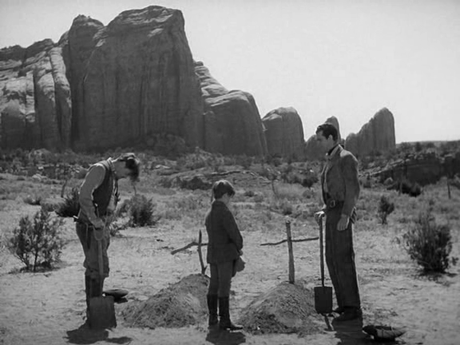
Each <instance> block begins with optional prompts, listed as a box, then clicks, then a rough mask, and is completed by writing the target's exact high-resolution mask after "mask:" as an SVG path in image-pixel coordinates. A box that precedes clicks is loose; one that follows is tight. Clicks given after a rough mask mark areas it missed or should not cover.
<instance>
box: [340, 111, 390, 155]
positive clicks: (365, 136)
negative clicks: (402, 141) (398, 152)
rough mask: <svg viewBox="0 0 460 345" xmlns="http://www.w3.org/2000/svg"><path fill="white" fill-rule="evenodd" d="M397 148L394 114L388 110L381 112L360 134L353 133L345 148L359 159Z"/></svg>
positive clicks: (349, 136)
mask: <svg viewBox="0 0 460 345" xmlns="http://www.w3.org/2000/svg"><path fill="white" fill-rule="evenodd" d="M395 147H396V136H395V124H394V118H393V114H392V113H391V112H390V111H389V110H388V109H387V108H383V109H381V110H379V111H378V112H377V113H376V114H375V115H374V117H373V118H372V119H371V120H370V121H369V122H368V123H366V124H365V125H364V126H363V127H362V128H361V130H360V131H359V132H358V134H354V133H351V134H349V135H348V136H347V139H346V141H345V148H346V149H347V150H349V151H351V152H352V153H353V154H355V155H356V156H357V157H362V156H366V155H369V154H371V153H374V152H380V153H382V152H385V151H389V150H392V149H394V148H395Z"/></svg>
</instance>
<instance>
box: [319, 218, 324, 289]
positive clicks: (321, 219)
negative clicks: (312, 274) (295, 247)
mask: <svg viewBox="0 0 460 345" xmlns="http://www.w3.org/2000/svg"><path fill="white" fill-rule="evenodd" d="M318 225H319V253H320V254H319V255H320V267H321V285H322V287H324V252H323V217H321V218H320V219H319V222H318Z"/></svg>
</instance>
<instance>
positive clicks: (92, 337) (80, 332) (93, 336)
mask: <svg viewBox="0 0 460 345" xmlns="http://www.w3.org/2000/svg"><path fill="white" fill-rule="evenodd" d="M67 339H68V341H69V343H72V344H94V343H96V342H98V341H101V340H103V341H106V342H108V343H114V344H127V343H130V342H131V341H132V339H131V338H129V337H118V338H109V331H107V330H106V329H102V330H92V329H90V328H89V326H88V325H87V324H86V323H85V324H83V325H81V326H80V327H78V328H77V329H74V330H72V331H67Z"/></svg>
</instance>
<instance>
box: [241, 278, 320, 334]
mask: <svg viewBox="0 0 460 345" xmlns="http://www.w3.org/2000/svg"><path fill="white" fill-rule="evenodd" d="M314 300H315V299H314V293H313V291H311V290H309V289H308V288H306V287H305V286H304V284H303V282H302V281H300V282H296V283H295V284H289V283H288V282H283V283H281V284H280V285H278V286H276V287H274V288H273V289H271V290H270V291H268V292H266V293H264V294H262V295H261V296H259V297H258V298H256V299H255V300H254V301H253V302H252V303H251V304H249V306H248V307H247V308H245V309H244V310H243V312H242V316H241V318H240V319H239V320H238V322H239V323H240V324H242V325H244V329H245V330H246V331H248V332H251V333H253V334H265V333H299V334H303V335H307V334H314V333H318V332H320V330H321V329H322V328H324V324H322V326H321V320H322V319H321V317H320V316H318V314H317V313H316V310H315V304H314V303H315V302H314Z"/></svg>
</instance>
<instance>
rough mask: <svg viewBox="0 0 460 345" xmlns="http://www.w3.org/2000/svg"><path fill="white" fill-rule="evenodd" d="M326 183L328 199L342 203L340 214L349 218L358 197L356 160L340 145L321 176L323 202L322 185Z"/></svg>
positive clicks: (325, 197) (325, 198) (325, 199)
mask: <svg viewBox="0 0 460 345" xmlns="http://www.w3.org/2000/svg"><path fill="white" fill-rule="evenodd" d="M325 183H327V190H328V194H329V197H330V198H331V199H334V200H335V201H340V202H343V207H342V214H345V215H347V216H349V217H351V215H352V213H353V209H354V208H355V206H356V202H357V200H358V197H359V192H360V187H359V179H358V160H357V159H356V158H355V156H353V154H352V153H351V152H349V151H347V150H345V149H343V148H342V147H341V146H340V145H339V147H338V150H337V152H335V153H334V155H333V156H331V157H330V158H329V160H328V162H327V163H326V165H325V167H324V170H323V172H322V174H321V186H322V190H323V200H324V202H327V196H326V195H325V193H324V184H325Z"/></svg>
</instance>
